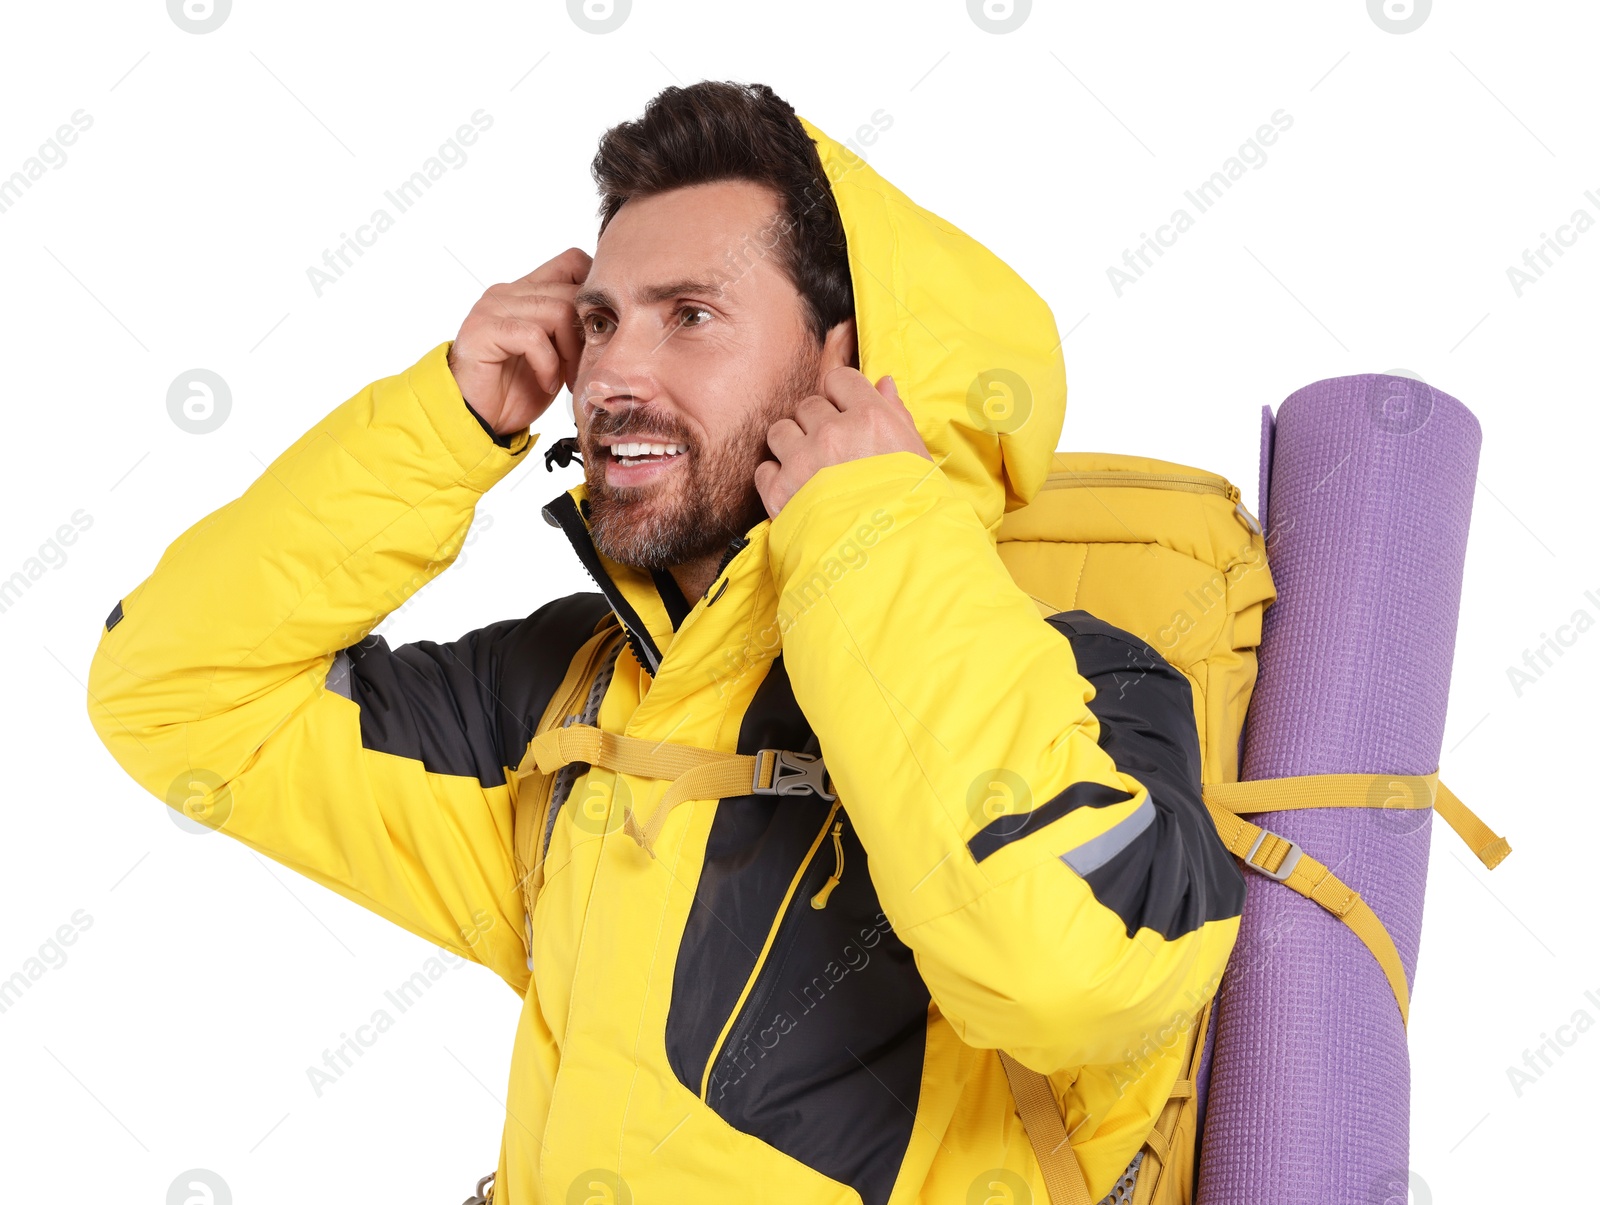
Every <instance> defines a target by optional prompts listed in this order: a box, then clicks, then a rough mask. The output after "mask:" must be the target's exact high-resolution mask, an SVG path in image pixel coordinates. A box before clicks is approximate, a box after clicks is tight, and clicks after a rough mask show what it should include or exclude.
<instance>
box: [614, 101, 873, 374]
mask: <svg viewBox="0 0 1600 1205" xmlns="http://www.w3.org/2000/svg"><path fill="white" fill-rule="evenodd" d="M589 171H590V174H592V175H593V176H594V181H595V184H596V185H598V186H599V189H600V197H601V200H600V210H599V212H600V233H602V234H604V233H605V229H606V226H607V225H608V224H609V223H610V221H611V219H612V218H613V217H615V216H616V214H617V211H618V210H619V209H621V208H622V206H623V204H624V203H625V202H627V201H628V200H629V199H630V198H632V197H648V196H652V195H654V194H656V193H663V192H667V191H669V190H671V189H674V188H685V187H688V186H690V185H694V184H709V183H711V182H713V181H716V180H752V181H755V182H757V183H760V184H765V185H767V186H768V187H770V188H772V189H774V190H775V191H776V192H777V193H778V194H779V196H780V197H781V198H782V209H781V211H780V217H781V220H780V222H779V223H778V227H779V234H778V238H777V240H776V242H774V243H772V244H771V245H772V248H773V252H774V254H776V256H777V262H778V264H779V265H780V266H781V267H782V268H783V270H784V272H785V274H786V275H787V276H788V277H789V280H790V281H791V282H792V283H793V284H794V287H795V289H796V290H797V291H798V292H799V294H800V296H801V297H802V298H803V299H804V301H805V305H806V311H807V319H808V322H809V325H810V327H811V330H812V332H813V333H814V334H815V335H816V338H817V342H818V343H819V344H820V343H821V342H822V341H823V339H824V338H825V337H826V336H827V333H828V330H829V328H831V327H833V326H834V325H836V324H837V323H840V322H843V321H844V320H845V319H846V318H850V317H853V316H854V315H855V295H854V293H853V292H852V290H851V283H850V261H849V258H848V256H847V254H846V244H845V237H844V224H843V222H841V221H840V219H839V206H838V204H837V203H836V202H835V201H834V198H833V189H832V188H830V187H829V186H828V181H827V177H826V175H825V174H824V172H823V169H822V159H821V157H820V156H819V155H818V154H817V146H816V143H814V142H812V141H811V138H810V137H809V136H808V135H807V134H806V131H805V128H804V127H803V126H802V125H801V124H800V120H799V118H797V117H796V116H795V112H794V109H793V107H792V106H790V104H789V102H788V101H786V100H784V99H783V98H782V97H780V96H778V95H777V94H776V93H774V92H773V90H772V89H771V88H769V87H767V85H765V84H738V83H732V82H726V81H717V80H702V81H701V82H699V83H696V84H690V85H689V86H688V87H686V88H680V87H671V88H666V89H664V90H663V91H662V92H660V93H658V94H657V95H656V96H655V97H653V98H652V99H651V100H650V102H649V103H648V104H647V105H646V106H645V110H644V114H643V115H642V116H641V117H640V118H639V119H638V120H637V121H625V122H622V123H621V124H620V125H616V126H613V127H612V128H611V129H609V130H607V131H606V132H605V134H604V136H603V137H602V138H601V139H600V149H599V150H598V151H596V152H595V156H594V161H593V162H592V163H591V164H590V165H589Z"/></svg>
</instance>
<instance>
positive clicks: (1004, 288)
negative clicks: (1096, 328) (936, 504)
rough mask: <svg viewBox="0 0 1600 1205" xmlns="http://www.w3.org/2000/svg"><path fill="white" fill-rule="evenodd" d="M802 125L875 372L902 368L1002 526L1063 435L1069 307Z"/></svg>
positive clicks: (962, 475) (931, 426)
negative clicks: (1064, 319)
mask: <svg viewBox="0 0 1600 1205" xmlns="http://www.w3.org/2000/svg"><path fill="white" fill-rule="evenodd" d="M800 123H801V125H802V126H804V127H805V130H806V133H808V134H809V135H811V138H812V141H814V142H815V143H816V144H817V152H818V154H819V155H820V156H821V158H822V167H823V170H824V172H826V174H827V177H828V182H829V184H830V185H831V186H832V188H833V195H834V198H835V200H836V201H837V202H838V206H839V214H840V216H841V217H842V218H843V220H844V231H845V238H846V239H847V240H848V242H849V257H850V277H851V281H852V283H853V287H854V292H855V303H856V340H857V345H858V348H859V353H860V363H861V372H862V374H863V375H864V376H865V377H866V378H867V379H868V380H870V381H876V380H877V379H878V378H879V377H881V376H883V375H884V374H885V373H887V374H889V375H890V376H893V377H894V379H895V384H896V385H897V386H898V387H899V391H900V396H901V398H903V399H904V400H905V403H906V405H907V406H908V407H909V408H910V410H911V413H912V415H913V416H914V417H915V419H916V423H917V430H918V432H919V433H920V434H921V436H922V439H923V442H924V443H926V444H927V445H928V450H929V451H930V452H932V453H933V458H934V461H935V462H936V463H937V464H938V465H939V467H940V468H941V470H942V471H943V473H944V475H945V477H946V478H948V479H949V481H950V483H951V484H952V485H953V486H954V487H955V488H956V490H957V491H958V492H959V493H960V494H961V495H962V496H963V497H965V498H966V499H967V501H969V502H970V503H971V504H972V507H973V509H974V510H975V511H976V512H977V514H978V517H979V518H980V519H982V520H983V523H984V525H985V526H986V527H988V528H989V530H990V532H991V533H993V531H994V530H995V528H996V527H998V525H999V523H1000V519H1001V517H1002V516H1003V515H1004V514H1005V513H1006V512H1007V511H1009V510H1015V509H1016V508H1017V507H1019V506H1023V505H1025V504H1026V503H1027V502H1029V501H1031V500H1032V498H1033V496H1034V494H1035V493H1037V492H1038V490H1039V487H1040V485H1041V484H1042V483H1043V482H1044V479H1045V476H1046V474H1047V473H1048V472H1049V471H1050V460H1051V457H1052V456H1053V455H1054V453H1055V449H1056V444H1057V442H1058V441H1059V440H1060V437H1061V423H1062V419H1063V417H1064V415H1065V412H1066V405H1067V379H1066V369H1065V366H1064V363H1063V360H1062V355H1061V336H1060V334H1059V333H1058V332H1057V330H1056V323H1055V317H1054V315H1052V314H1051V312H1050V307H1049V306H1048V305H1046V304H1045V302H1044V299H1043V298H1042V297H1040V296H1039V294H1038V293H1036V292H1035V291H1034V290H1033V289H1032V288H1031V287H1030V286H1029V285H1028V284H1027V282H1026V281H1024V280H1023V279H1022V278H1021V277H1020V276H1018V275H1017V274H1016V273H1015V272H1014V271H1012V270H1011V268H1010V267H1008V266H1007V265H1006V264H1005V263H1004V262H1003V261H1001V259H1000V258H999V257H998V256H997V255H995V254H994V253H993V252H992V251H990V250H989V249H988V248H986V247H984V246H983V245H982V244H981V243H979V242H978V241H977V240H976V239H973V238H972V237H970V236H969V235H967V234H965V233H963V232H962V231H961V230H958V229H957V228H956V227H955V226H952V225H951V224H950V223H949V222H947V221H945V220H944V219H943V218H941V217H939V216H938V215H937V214H935V213H932V212H930V211H929V210H927V209H924V208H923V207H922V206H920V205H918V204H917V203H916V202H915V201H913V200H911V198H909V197H908V196H906V195H905V193H903V192H901V191H900V190H899V189H898V188H896V187H895V186H894V185H893V184H890V183H889V182H888V181H887V180H885V179H884V178H883V177H882V176H880V175H879V174H878V173H877V172H876V171H874V170H873V169H872V167H871V166H870V165H869V164H868V163H867V161H866V160H865V159H863V158H862V157H861V156H860V155H858V154H856V153H855V152H854V151H852V150H850V149H849V148H848V147H845V146H843V145H841V144H840V143H838V142H836V141H835V140H834V139H832V138H830V137H829V136H828V135H827V134H825V133H823V132H822V131H821V130H820V129H818V128H817V127H816V126H815V125H813V124H812V123H811V122H809V121H807V120H806V119H805V118H804V117H802V118H800Z"/></svg>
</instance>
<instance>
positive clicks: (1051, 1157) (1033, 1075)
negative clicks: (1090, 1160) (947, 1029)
mask: <svg viewBox="0 0 1600 1205" xmlns="http://www.w3.org/2000/svg"><path fill="white" fill-rule="evenodd" d="M995 1053H997V1054H998V1055H999V1056H1000V1065H1001V1066H1002V1067H1004V1068H1005V1072H1006V1080H1007V1081H1008V1082H1009V1083H1010V1084H1011V1095H1012V1097H1013V1098H1014V1099H1015V1100H1016V1102H1017V1114H1018V1116H1020V1117H1021V1118H1022V1128H1023V1129H1024V1130H1026V1131H1027V1133H1028V1145H1030V1146H1031V1147H1033V1154H1034V1157H1035V1158H1036V1159H1038V1160H1039V1170H1040V1172H1042V1173H1043V1175H1044V1183H1045V1190H1046V1194H1047V1195H1048V1196H1049V1198H1050V1205H1094V1202H1093V1201H1092V1200H1091V1199H1090V1197H1089V1185H1088V1182H1087V1181H1086V1180H1084V1178H1083V1168H1081V1167H1079V1166H1078V1157H1077V1156H1076V1155H1074V1154H1073V1153H1072V1144H1071V1143H1070V1142H1068V1141H1067V1137H1068V1135H1067V1126H1066V1123H1065V1122H1064V1121H1062V1120H1061V1109H1060V1107H1059V1106H1058V1105H1057V1104H1056V1096H1055V1093H1054V1092H1053V1091H1052V1090H1051V1088H1050V1080H1049V1079H1048V1078H1047V1077H1046V1076H1044V1075H1041V1074H1040V1073H1039V1072H1037V1071H1032V1070H1030V1069H1028V1068H1027V1067H1024V1066H1023V1065H1022V1064H1021V1063H1019V1062H1017V1060H1016V1059H1014V1058H1012V1057H1011V1056H1010V1055H1009V1054H1007V1053H1006V1052H1005V1051H1003V1050H999V1051H996V1052H995Z"/></svg>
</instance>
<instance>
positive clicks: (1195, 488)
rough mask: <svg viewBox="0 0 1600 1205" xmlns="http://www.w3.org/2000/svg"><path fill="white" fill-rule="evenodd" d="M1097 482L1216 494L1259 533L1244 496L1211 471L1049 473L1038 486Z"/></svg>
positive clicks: (1065, 486) (1066, 486)
mask: <svg viewBox="0 0 1600 1205" xmlns="http://www.w3.org/2000/svg"><path fill="white" fill-rule="evenodd" d="M1097 485H1098V486H1103V487H1114V486H1119V485H1120V486H1132V487H1134V488H1137V489H1145V488H1151V489H1161V490H1182V491H1183V492H1184V493H1189V494H1215V495H1217V496H1218V497H1220V498H1226V499H1227V500H1228V501H1229V502H1231V503H1233V512H1234V514H1236V515H1237V516H1238V517H1239V521H1240V522H1241V523H1243V524H1244V525H1245V526H1246V527H1248V528H1249V529H1250V530H1251V532H1253V533H1254V534H1255V535H1260V534H1261V524H1260V523H1259V522H1258V521H1257V520H1256V517H1255V516H1254V515H1252V514H1251V513H1250V510H1249V508H1248V507H1246V506H1245V504H1244V503H1243V502H1242V501H1241V498H1242V496H1243V495H1241V493H1240V492H1239V487H1238V486H1236V485H1234V484H1233V482H1231V481H1229V480H1228V479H1227V478H1225V477H1218V476H1216V475H1215V474H1212V473H1204V474H1202V473H1148V472H1142V471H1140V470H1138V469H1110V470H1102V471H1100V472H1094V473H1051V474H1050V475H1049V476H1048V477H1046V478H1045V479H1044V485H1043V486H1042V487H1041V488H1042V489H1047V490H1063V489H1074V488H1077V487H1080V486H1081V487H1093V486H1097Z"/></svg>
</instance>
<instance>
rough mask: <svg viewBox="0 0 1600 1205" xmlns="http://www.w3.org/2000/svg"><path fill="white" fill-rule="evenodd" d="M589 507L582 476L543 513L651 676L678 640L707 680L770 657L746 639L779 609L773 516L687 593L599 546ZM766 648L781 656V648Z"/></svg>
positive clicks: (677, 659) (683, 657)
mask: <svg viewBox="0 0 1600 1205" xmlns="http://www.w3.org/2000/svg"><path fill="white" fill-rule="evenodd" d="M588 510H589V498H588V486H587V485H586V484H585V483H582V482H580V483H579V484H578V485H576V486H574V487H573V488H572V489H570V490H567V491H566V492H565V493H562V494H559V495H557V496H556V497H555V498H553V499H552V500H551V501H550V502H549V503H548V504H547V505H546V506H545V507H544V510H543V514H544V518H545V521H546V522H547V523H549V524H550V525H551V526H552V527H559V528H560V529H561V531H562V533H563V534H564V535H565V536H566V537H567V541H568V543H570V544H571V545H572V550H573V552H575V553H576V554H577V556H578V560H579V561H580V562H581V563H582V564H583V567H584V569H585V570H587V571H588V573H589V576H590V577H592V578H593V579H594V582H595V585H596V586H598V587H599V589H600V592H601V593H602V594H603V595H604V596H605V599H606V602H607V603H609V604H610V606H611V610H612V611H613V612H614V613H615V615H616V617H617V620H618V622H619V623H620V624H621V626H622V630H623V633H624V635H625V637H626V638H627V642H628V647H629V649H630V650H632V652H633V655H634V658H635V660H637V661H638V662H639V664H640V666H642V667H643V668H644V669H645V671H646V672H648V673H649V674H650V675H651V677H652V678H659V677H660V676H661V669H662V664H663V662H665V661H666V659H667V654H668V652H669V650H671V649H673V648H674V647H677V648H678V653H677V654H676V655H674V656H673V658H672V661H673V664H674V665H677V664H679V663H683V662H705V663H707V664H706V666H705V668H706V669H709V670H710V673H711V678H710V679H708V681H709V680H717V679H719V675H720V672H721V670H722V669H724V668H733V669H736V670H737V671H739V676H742V671H743V670H744V669H747V668H749V667H750V666H751V665H752V664H753V663H754V662H756V661H758V660H767V659H770V656H763V655H762V653H763V647H751V648H742V647H740V642H741V641H743V642H744V644H746V645H748V644H750V643H751V636H750V634H751V633H753V632H755V631H757V630H758V629H760V628H762V627H763V623H762V622H761V621H762V619H763V617H764V616H766V613H767V612H771V613H772V614H773V615H775V614H776V611H777V595H776V591H775V589H774V588H773V585H772V582H771V580H770V574H769V573H768V572H767V553H766V545H767V533H768V531H769V530H770V528H771V526H772V522H771V520H770V519H763V520H761V521H760V522H759V523H757V524H756V525H755V526H754V527H752V528H751V529H750V530H749V531H748V532H747V533H746V534H745V535H743V536H739V537H737V538H736V539H734V540H733V541H731V542H730V543H729V545H728V547H727V549H726V550H725V551H724V553H723V557H722V563H721V564H720V565H719V567H718V569H717V574H716V576H715V578H713V580H712V582H711V585H710V587H709V588H708V589H707V590H706V593H705V594H704V595H703V596H701V597H700V598H695V599H684V598H683V596H682V595H681V594H680V593H679V592H678V589H677V583H676V582H675V581H674V580H673V579H672V577H671V576H670V575H669V574H666V573H657V574H652V573H651V572H649V571H647V570H643V569H638V568H635V567H633V566H631V565H624V564H622V563H621V562H619V561H614V560H612V559H611V558H610V557H608V556H606V555H605V554H604V553H602V552H601V551H600V550H599V549H598V548H597V547H595V543H594V539H593V537H592V535H591V534H590V531H589V519H588ZM685 606H686V607H687V610H686V611H685ZM674 612H678V616H677V622H674ZM729 646H734V647H732V648H730V647H729ZM765 651H766V652H768V653H770V654H771V655H775V654H776V652H777V649H770V650H765ZM723 662H726V663H727V666H726V667H724V666H723V665H722V663H723ZM686 668H687V667H686Z"/></svg>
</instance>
